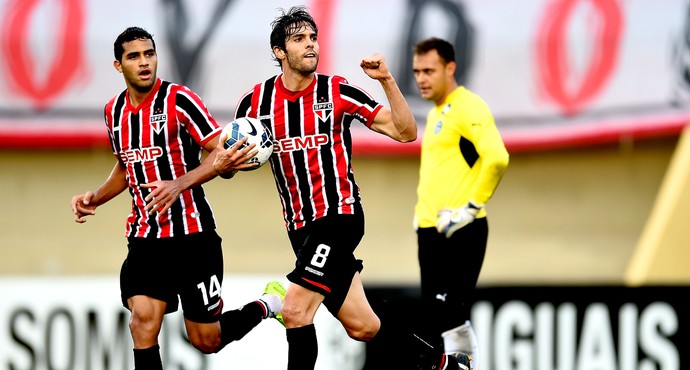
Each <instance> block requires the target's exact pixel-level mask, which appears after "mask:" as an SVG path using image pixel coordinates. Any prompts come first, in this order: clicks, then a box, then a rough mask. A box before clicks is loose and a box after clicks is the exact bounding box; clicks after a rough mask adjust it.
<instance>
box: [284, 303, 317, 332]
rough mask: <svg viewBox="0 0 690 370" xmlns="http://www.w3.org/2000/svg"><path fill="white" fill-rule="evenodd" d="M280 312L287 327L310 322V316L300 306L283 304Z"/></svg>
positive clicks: (299, 325)
mask: <svg viewBox="0 0 690 370" xmlns="http://www.w3.org/2000/svg"><path fill="white" fill-rule="evenodd" d="M280 312H281V314H282V315H283V322H285V326H286V327H288V328H299V327H302V326H306V325H309V324H311V321H312V318H311V317H309V315H307V312H306V311H305V310H304V309H302V308H301V307H298V306H295V305H283V308H282V309H281V311H280Z"/></svg>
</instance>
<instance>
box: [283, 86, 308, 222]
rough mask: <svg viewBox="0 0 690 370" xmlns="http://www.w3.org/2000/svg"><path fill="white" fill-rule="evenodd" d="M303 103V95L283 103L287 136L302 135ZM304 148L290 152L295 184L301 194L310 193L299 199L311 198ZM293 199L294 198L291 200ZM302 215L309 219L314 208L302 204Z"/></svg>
mask: <svg viewBox="0 0 690 370" xmlns="http://www.w3.org/2000/svg"><path fill="white" fill-rule="evenodd" d="M303 105H304V97H302V98H299V99H297V101H294V102H292V101H287V102H286V105H285V115H286V119H287V120H289V122H286V124H287V130H288V137H302V136H303V133H302V117H303V112H302V106H303ZM306 153H307V151H306V150H295V151H293V152H292V153H290V156H291V157H292V160H293V162H294V163H295V166H294V168H293V171H294V172H295V178H296V179H297V186H298V187H299V189H300V193H302V194H310V196H308V197H306V198H305V197H302V199H300V201H305V199H306V200H308V199H311V186H310V181H311V178H310V177H309V168H305V166H304V164H305V163H306V160H307V159H306V157H305V154H306ZM293 201H294V200H293ZM302 217H303V218H304V219H305V220H311V219H312V218H313V217H314V208H313V207H312V206H311V205H310V204H303V205H302Z"/></svg>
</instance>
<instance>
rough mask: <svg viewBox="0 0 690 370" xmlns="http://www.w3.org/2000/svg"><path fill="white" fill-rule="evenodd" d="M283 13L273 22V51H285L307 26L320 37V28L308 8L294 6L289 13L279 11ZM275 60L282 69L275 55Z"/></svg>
mask: <svg viewBox="0 0 690 370" xmlns="http://www.w3.org/2000/svg"><path fill="white" fill-rule="evenodd" d="M279 11H280V12H281V14H280V16H278V17H277V18H276V19H274V20H273V22H271V27H272V28H273V29H272V30H271V51H273V48H278V49H280V50H283V51H285V43H286V42H287V40H288V39H289V38H290V36H292V35H294V34H295V33H296V32H298V31H299V30H300V29H302V28H303V27H304V26H305V24H306V25H307V26H309V27H311V28H312V29H313V30H314V32H315V33H316V34H317V35H318V33H319V28H318V27H317V26H316V22H315V21H314V18H312V16H311V15H310V14H309V12H307V8H306V7H304V6H293V7H292V8H290V9H289V10H288V11H287V13H286V12H285V10H284V9H279ZM273 60H274V61H276V62H277V63H278V66H279V67H280V66H281V64H280V59H278V58H277V57H276V56H275V53H274V54H273Z"/></svg>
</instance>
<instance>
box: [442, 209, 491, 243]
mask: <svg viewBox="0 0 690 370" xmlns="http://www.w3.org/2000/svg"><path fill="white" fill-rule="evenodd" d="M480 209H482V206H478V205H475V204H473V203H472V202H469V203H468V204H467V205H466V206H464V207H461V208H444V209H442V210H440V211H439V212H438V215H437V216H438V220H436V230H438V232H439V233H441V234H444V235H445V236H446V238H450V237H451V235H453V233H455V232H456V231H458V230H460V229H462V228H463V227H465V226H467V225H468V224H470V223H471V222H472V221H474V219H475V218H476V217H477V213H479V210H480Z"/></svg>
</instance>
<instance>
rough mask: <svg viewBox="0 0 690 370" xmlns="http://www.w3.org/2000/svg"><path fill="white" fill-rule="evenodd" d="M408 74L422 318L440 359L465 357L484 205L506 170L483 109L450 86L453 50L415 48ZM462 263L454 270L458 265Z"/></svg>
mask: <svg viewBox="0 0 690 370" xmlns="http://www.w3.org/2000/svg"><path fill="white" fill-rule="evenodd" d="M412 65H413V69H414V75H415V80H416V82H417V86H418V87H419V92H420V94H421V96H422V97H423V98H424V99H426V100H429V101H431V102H433V103H434V107H433V108H431V110H430V111H429V113H428V115H427V121H426V129H425V131H424V136H423V139H422V154H421V163H420V170H419V185H418V187H417V197H418V200H417V204H416V206H415V224H416V225H418V228H417V239H418V255H419V266H420V273H421V291H422V302H423V306H424V307H426V308H427V309H429V310H430V312H428V313H427V314H426V315H424V317H426V318H428V320H427V321H428V322H427V324H429V326H430V327H431V328H432V331H433V332H435V334H436V335H437V336H438V337H439V339H441V338H442V342H443V346H444V348H445V351H446V353H454V352H464V353H469V354H471V355H472V359H473V360H472V366H473V367H474V369H475V370H476V369H477V364H476V361H477V359H476V347H477V340H476V338H475V333H474V330H473V329H472V325H471V323H470V309H471V305H472V303H473V301H472V299H473V293H474V291H475V287H476V284H477V280H478V279H479V272H480V270H481V268H482V263H483V261H484V254H485V252H486V244H487V238H488V232H489V229H488V223H487V219H486V209H485V207H484V206H485V205H486V203H487V202H488V201H489V199H490V198H491V197H492V195H493V194H494V191H495V190H496V188H497V186H498V184H499V182H500V180H501V178H502V177H503V174H504V173H505V171H506V169H507V167H508V152H507V151H506V148H505V146H504V144H503V140H502V139H501V135H500V134H499V132H498V130H497V128H496V125H495V123H494V119H493V116H492V114H491V111H490V110H489V107H488V106H487V104H486V103H485V102H484V101H483V100H482V99H481V98H480V97H479V96H477V95H476V94H474V93H472V92H471V91H469V90H468V89H466V88H465V87H463V86H458V84H457V82H456V81H455V69H456V63H455V50H454V48H453V46H452V45H451V44H450V43H448V42H447V41H445V40H442V39H438V38H430V39H426V40H423V41H421V42H419V43H418V44H417V45H416V46H415V48H414V52H413V63H412ZM460 262H462V268H458V264H459V263H460Z"/></svg>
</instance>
